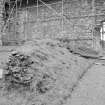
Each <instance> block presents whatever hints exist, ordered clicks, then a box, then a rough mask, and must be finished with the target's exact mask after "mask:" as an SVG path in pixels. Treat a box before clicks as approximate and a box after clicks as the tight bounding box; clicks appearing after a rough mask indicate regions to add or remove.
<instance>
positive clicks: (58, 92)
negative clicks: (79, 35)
mask: <svg viewBox="0 0 105 105" xmlns="http://www.w3.org/2000/svg"><path fill="white" fill-rule="evenodd" d="M17 62H18V63H17ZM92 62H93V61H90V60H88V59H84V58H82V57H79V56H77V55H73V54H72V53H70V52H69V51H68V50H67V49H66V48H64V47H63V44H61V42H60V41H56V40H51V39H48V40H47V39H43V40H34V41H30V42H27V43H26V44H25V45H24V46H22V47H19V48H17V49H16V50H14V51H13V52H11V54H10V58H9V59H8V62H7V63H5V65H4V73H3V74H4V79H3V81H4V82H3V83H4V87H3V89H4V91H3V89H0V93H2V94H0V99H1V98H2V99H3V100H6V102H8V105H18V104H19V105H34V104H36V105H37V104H38V105H42V104H45V105H49V104H50V105H61V104H63V103H65V101H66V98H67V97H69V96H70V94H71V92H72V90H73V89H72V88H73V87H74V85H75V84H76V83H77V82H78V79H79V78H81V76H82V74H83V73H84V72H85V71H86V70H87V68H88V67H89V65H90V64H92ZM84 65H85V66H84ZM20 71H21V72H20ZM8 81H9V82H8ZM27 83H28V84H27ZM5 89H6V90H5ZM8 89H9V90H8ZM26 89H28V90H27V91H26ZM5 93H6V94H5ZM7 94H8V96H7ZM6 97H7V98H6ZM12 100H14V102H13V101H12ZM26 103H27V104H26ZM0 104H5V101H0Z"/></svg>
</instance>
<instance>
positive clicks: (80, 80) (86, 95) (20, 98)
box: [0, 42, 105, 105]
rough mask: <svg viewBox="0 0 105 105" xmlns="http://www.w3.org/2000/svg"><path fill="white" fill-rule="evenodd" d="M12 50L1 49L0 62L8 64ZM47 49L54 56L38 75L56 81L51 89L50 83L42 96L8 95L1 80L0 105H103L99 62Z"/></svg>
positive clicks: (27, 93) (103, 95)
mask: <svg viewBox="0 0 105 105" xmlns="http://www.w3.org/2000/svg"><path fill="white" fill-rule="evenodd" d="M39 43H40V42H39ZM43 43H45V42H43ZM43 43H42V44H43ZM40 47H41V46H40ZM11 49H14V47H8V48H1V50H0V62H6V61H7V60H8V56H9V55H10V51H11ZM42 49H44V48H43V47H42ZM47 49H48V51H49V55H50V54H53V56H52V57H50V58H49V59H50V60H49V61H48V62H46V63H44V65H45V67H43V68H41V69H40V70H41V71H39V72H38V73H39V75H42V74H43V73H46V72H47V73H50V75H52V77H54V79H56V82H54V83H53V85H52V82H51V86H52V88H51V89H50V90H49V91H48V92H46V93H44V94H40V93H38V92H37V91H23V92H19V91H17V90H12V91H9V92H8V91H7V90H5V89H4V88H3V86H4V83H3V82H2V80H0V105H104V103H105V101H104V99H105V94H104V87H105V86H104V85H105V84H104V80H105V78H104V74H105V73H104V69H105V67H104V65H102V63H100V62H99V61H97V62H98V63H95V62H96V60H92V59H85V58H83V57H80V56H79V55H75V54H72V53H70V52H69V51H67V50H65V49H62V48H61V49H58V47H57V49H56V48H52V47H51V48H50V47H47ZM41 51H45V50H41ZM48 51H47V52H48ZM23 52H24V51H23ZM59 52H60V53H59ZM54 54H55V55H54ZM54 59H55V60H54ZM58 62H59V63H58ZM1 67H2V63H1ZM47 69H48V71H47ZM44 70H45V71H44ZM41 72H43V73H41ZM35 79H39V80H40V79H41V78H40V77H35ZM34 82H37V81H34Z"/></svg>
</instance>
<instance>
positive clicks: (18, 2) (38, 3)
mask: <svg viewBox="0 0 105 105" xmlns="http://www.w3.org/2000/svg"><path fill="white" fill-rule="evenodd" d="M92 1H93V2H92V6H93V11H94V13H95V0H92ZM7 2H8V4H9V9H8V13H9V16H8V17H7V19H6V21H5V24H4V26H3V28H2V33H5V32H6V30H7V29H6V28H7V26H9V24H10V22H11V21H15V22H14V24H15V25H14V27H15V28H14V32H15V35H16V34H17V31H16V30H17V26H16V24H17V21H18V13H19V11H21V10H26V12H25V14H26V16H25V21H24V24H27V25H26V26H25V27H24V28H25V29H24V30H26V31H27V29H28V28H29V24H30V23H38V22H40V21H49V20H51V19H53V18H51V17H50V16H47V17H46V16H43V18H41V19H39V18H40V8H41V7H46V8H47V9H49V10H50V11H51V12H53V14H52V16H53V17H54V16H56V19H58V18H59V19H61V30H60V31H61V32H60V34H62V35H61V36H64V35H65V26H64V24H65V23H66V24H68V25H69V24H71V23H70V20H72V19H76V18H87V17H95V16H101V15H104V14H96V13H95V14H92V15H84V16H79V17H76V16H74V17H71V16H70V17H69V15H70V13H69V12H65V11H64V3H65V2H66V3H67V2H69V0H60V1H58V2H54V3H53V2H52V3H46V2H45V1H44V0H35V4H34V5H30V6H29V0H26V6H25V7H22V2H23V1H22V0H12V1H11V0H5V1H4V6H5V3H7ZM11 4H12V6H11ZM56 4H57V5H58V4H60V6H61V10H60V12H58V11H57V10H56V9H55V8H53V5H56ZM33 8H36V17H37V18H36V20H31V21H30V20H29V18H30V16H29V15H28V12H27V10H29V9H33ZM4 9H5V8H4ZM4 11H6V10H4ZM43 12H44V11H43ZM14 14H15V15H14ZM94 24H95V21H94ZM94 27H95V26H94V25H93V30H94ZM66 34H67V33H66ZM15 35H14V37H16V36H15ZM15 39H17V37H16V38H15ZM71 39H72V38H71ZM79 39H80V40H81V38H79ZM82 39H85V40H86V39H87V40H93V45H94V36H93V34H92V36H90V37H89V38H87V37H85V38H82ZM24 40H27V32H25V31H24ZM74 40H75V39H74ZM76 40H77V39H76ZM11 41H12V40H11Z"/></svg>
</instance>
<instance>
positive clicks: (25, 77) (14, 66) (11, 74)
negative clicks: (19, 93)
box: [5, 53, 33, 85]
mask: <svg viewBox="0 0 105 105" xmlns="http://www.w3.org/2000/svg"><path fill="white" fill-rule="evenodd" d="M31 64H33V61H32V60H31V59H30V58H29V56H26V55H24V54H20V53H12V54H11V56H10V57H9V60H8V62H7V63H6V67H5V71H6V72H5V79H6V80H7V81H8V80H9V81H10V82H15V83H19V84H24V85H25V84H29V83H30V82H31V81H32V78H33V74H32V70H29V69H31V68H30V66H31Z"/></svg>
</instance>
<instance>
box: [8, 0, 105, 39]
mask: <svg viewBox="0 0 105 105" xmlns="http://www.w3.org/2000/svg"><path fill="white" fill-rule="evenodd" d="M103 1H104V0H96V2H95V5H99V4H100V6H97V8H96V11H94V8H93V4H92V0H65V1H64V7H63V10H64V16H63V17H62V16H61V12H62V3H61V2H58V3H56V4H52V5H48V7H50V8H48V7H47V6H45V5H43V6H40V7H39V8H38V17H37V8H36V7H33V8H28V9H25V8H23V9H21V10H19V11H18V14H17V20H16V21H15V31H16V32H15V34H17V35H16V36H17V37H16V38H15V39H18V40H31V39H33V38H46V37H50V38H55V37H61V36H62V35H63V36H64V37H66V36H68V37H70V38H78V37H79V38H80V37H82V38H84V37H85V38H87V37H88V38H91V37H92V36H93V29H94V27H95V26H96V25H97V24H100V20H102V19H103V18H104V16H103V15H99V16H96V15H95V13H100V11H103V10H102V8H101V7H102V6H101V5H103V4H104V3H103ZM99 7H100V9H99ZM103 7H104V6H103ZM51 8H52V9H54V10H55V11H56V12H57V14H56V13H55V11H53V10H52V9H51ZM62 20H63V27H62ZM11 26H12V27H14V25H11ZM11 29H13V28H11ZM11 29H10V30H9V31H11ZM12 33H13V35H14V32H11V33H10V34H11V35H12Z"/></svg>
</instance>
